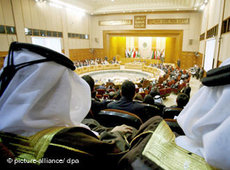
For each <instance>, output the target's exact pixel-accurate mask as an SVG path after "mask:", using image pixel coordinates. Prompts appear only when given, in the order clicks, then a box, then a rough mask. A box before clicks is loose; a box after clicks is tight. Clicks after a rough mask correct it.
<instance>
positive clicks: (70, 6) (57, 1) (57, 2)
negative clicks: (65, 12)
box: [50, 0, 86, 13]
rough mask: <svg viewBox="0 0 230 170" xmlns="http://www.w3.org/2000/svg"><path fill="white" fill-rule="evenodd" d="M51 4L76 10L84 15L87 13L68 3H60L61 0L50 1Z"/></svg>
mask: <svg viewBox="0 0 230 170" xmlns="http://www.w3.org/2000/svg"><path fill="white" fill-rule="evenodd" d="M50 2H51V3H54V4H55V5H58V6H62V7H65V8H68V9H72V10H75V11H78V12H83V13H85V12H86V11H85V10H84V9H81V8H78V7H76V6H74V5H70V4H67V3H65V2H62V1H59V0H50Z"/></svg>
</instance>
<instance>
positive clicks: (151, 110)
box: [142, 103, 162, 122]
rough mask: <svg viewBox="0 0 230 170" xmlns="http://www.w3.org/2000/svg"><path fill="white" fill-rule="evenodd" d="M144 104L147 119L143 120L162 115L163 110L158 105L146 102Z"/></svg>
mask: <svg viewBox="0 0 230 170" xmlns="http://www.w3.org/2000/svg"><path fill="white" fill-rule="evenodd" d="M142 105H144V110H143V114H145V120H143V122H144V121H146V120H148V119H150V118H152V117H153V116H162V112H161V110H160V109H159V108H158V107H157V106H154V105H151V104H146V103H142ZM143 117H144V116H143Z"/></svg>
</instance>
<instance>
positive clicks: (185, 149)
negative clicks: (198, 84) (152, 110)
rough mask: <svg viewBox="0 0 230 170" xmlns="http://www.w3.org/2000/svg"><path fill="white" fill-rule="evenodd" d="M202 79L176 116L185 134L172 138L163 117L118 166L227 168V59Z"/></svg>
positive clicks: (229, 131)
mask: <svg viewBox="0 0 230 170" xmlns="http://www.w3.org/2000/svg"><path fill="white" fill-rule="evenodd" d="M202 83H203V85H204V86H203V87H202V88H201V89H200V90H199V91H198V92H197V93H196V94H195V95H194V96H193V97H192V98H191V100H190V101H189V103H188V104H187V105H186V106H185V108H184V109H183V110H182V112H181V113H180V114H179V116H178V118H177V122H178V124H179V125H180V127H181V128H182V129H183V131H184V133H185V135H182V136H178V137H176V138H175V135H174V134H173V133H172V132H171V131H170V128H168V126H167V124H166V122H164V121H162V122H161V123H160V124H159V125H158V126H157V128H156V130H155V131H154V132H152V134H149V141H147V142H146V138H147V136H145V139H144V140H141V139H139V140H138V141H136V143H135V145H133V146H132V147H131V149H130V151H129V152H128V153H126V154H125V155H124V156H123V157H122V159H121V160H120V162H119V164H120V166H121V168H123V169H210V170H211V169H226V170H227V169H229V167H230V157H229V153H230V136H229V134H230V111H229V106H228V104H229V100H230V97H229V96H230V59H228V60H226V61H225V62H223V63H222V64H221V65H220V67H219V68H216V69H213V70H210V71H208V72H207V77H205V78H204V79H203V80H202ZM159 167H160V168H159Z"/></svg>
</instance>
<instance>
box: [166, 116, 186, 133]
mask: <svg viewBox="0 0 230 170" xmlns="http://www.w3.org/2000/svg"><path fill="white" fill-rule="evenodd" d="M164 120H165V122H166V123H167V124H168V125H169V127H170V129H171V130H172V131H173V132H176V133H175V135H176V136H180V135H184V131H183V130H182V129H181V127H180V126H179V124H178V123H177V120H176V119H164Z"/></svg>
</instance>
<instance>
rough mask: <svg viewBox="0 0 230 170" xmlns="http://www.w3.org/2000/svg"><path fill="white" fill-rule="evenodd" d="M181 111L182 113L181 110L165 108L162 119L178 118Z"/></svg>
mask: <svg viewBox="0 0 230 170" xmlns="http://www.w3.org/2000/svg"><path fill="white" fill-rule="evenodd" d="M181 111H182V108H172V107H166V108H165V109H164V111H163V118H164V119H173V118H174V117H175V116H178V115H179V114H180V112H181Z"/></svg>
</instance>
